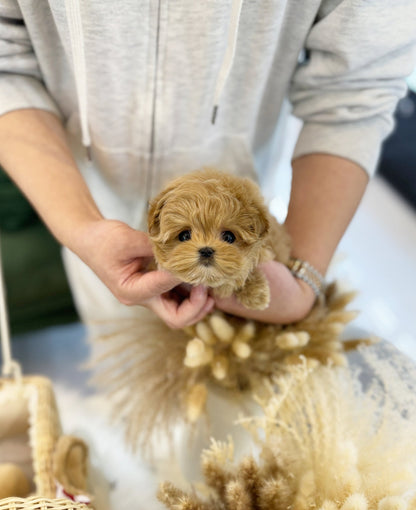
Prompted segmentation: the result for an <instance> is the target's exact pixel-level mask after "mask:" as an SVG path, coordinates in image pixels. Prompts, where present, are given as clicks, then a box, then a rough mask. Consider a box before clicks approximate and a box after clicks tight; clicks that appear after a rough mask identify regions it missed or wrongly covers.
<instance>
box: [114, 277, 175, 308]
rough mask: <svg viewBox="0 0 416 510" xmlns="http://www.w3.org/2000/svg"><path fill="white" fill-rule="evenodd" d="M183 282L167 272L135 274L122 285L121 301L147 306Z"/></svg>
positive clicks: (119, 297) (127, 303)
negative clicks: (147, 303)
mask: <svg viewBox="0 0 416 510" xmlns="http://www.w3.org/2000/svg"><path fill="white" fill-rule="evenodd" d="M180 283H181V281H180V280H179V279H178V278H176V277H175V276H173V275H172V274H171V273H168V272H167V271H150V272H148V273H138V272H136V273H133V274H132V275H130V276H129V277H128V279H127V280H125V282H123V284H122V292H121V294H122V295H121V296H117V298H118V299H119V301H121V302H122V303H123V304H125V305H142V304H143V305H146V302H147V301H149V300H151V299H153V298H155V297H157V296H160V295H161V294H164V293H165V292H168V291H170V290H171V289H173V288H174V287H176V286H177V285H179V284H180Z"/></svg>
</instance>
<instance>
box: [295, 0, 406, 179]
mask: <svg viewBox="0 0 416 510" xmlns="http://www.w3.org/2000/svg"><path fill="white" fill-rule="evenodd" d="M415 20H416V0H395V1H394V2H393V3H392V2H391V0H373V1H367V2H360V1H357V0H325V1H323V2H322V3H321V8H320V10H319V13H318V16H317V19H316V22H315V24H314V25H313V26H312V28H311V30H310V32H309V35H308V37H307V39H306V42H305V55H306V58H305V61H304V62H303V63H300V64H299V65H298V66H297V69H296V70H295V73H294V75H293V79H292V82H291V87H290V91H289V98H290V100H291V103H292V106H293V114H294V115H295V116H296V117H299V118H300V119H301V120H302V121H303V122H304V125H303V128H302V130H301V133H300V136H299V139H298V142H297V144H296V147H295V151H294V157H298V156H302V155H306V154H310V153H329V154H333V155H337V156H341V157H344V158H347V159H350V160H352V161H354V162H355V163H357V164H358V165H360V166H361V167H362V168H363V169H364V170H365V171H366V172H367V173H368V174H369V175H372V174H373V173H374V171H375V167H376V164H377V160H378V156H379V153H380V148H381V143H382V141H383V140H384V138H386V137H387V135H388V134H389V133H390V132H391V131H392V129H393V125H394V122H393V113H394V110H395V107H396V104H397V102H398V100H399V99H400V98H401V97H403V96H404V95H405V93H406V88H407V87H406V82H405V77H406V76H407V75H409V74H410V73H411V72H412V69H413V67H414V66H415V64H416V62H415V40H416V26H415Z"/></svg>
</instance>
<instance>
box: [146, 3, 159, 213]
mask: <svg viewBox="0 0 416 510" xmlns="http://www.w3.org/2000/svg"><path fill="white" fill-rule="evenodd" d="M161 4H162V0H158V2H157V19H156V22H157V24H156V36H155V52H154V69H153V79H152V81H153V93H152V99H151V101H152V108H151V116H150V137H149V164H148V165H147V175H146V202H145V203H146V206H148V204H149V202H150V199H151V196H152V192H153V185H154V177H155V172H156V160H155V159H156V158H155V153H156V120H157V108H156V104H157V83H158V71H159V50H160V48H159V46H160V22H161V8H162V5H161Z"/></svg>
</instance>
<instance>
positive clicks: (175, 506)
mask: <svg viewBox="0 0 416 510" xmlns="http://www.w3.org/2000/svg"><path fill="white" fill-rule="evenodd" d="M157 498H158V500H159V501H160V502H162V503H163V504H164V505H165V506H166V507H167V508H168V509H169V510H214V507H213V506H212V505H210V504H209V503H205V502H203V501H201V500H200V499H199V498H197V497H196V496H195V495H194V494H192V493H191V494H189V493H186V492H185V491H183V490H181V489H177V488H176V487H175V486H174V485H172V484H171V483H170V482H164V483H162V484H161V485H160V487H159V491H158V493H157Z"/></svg>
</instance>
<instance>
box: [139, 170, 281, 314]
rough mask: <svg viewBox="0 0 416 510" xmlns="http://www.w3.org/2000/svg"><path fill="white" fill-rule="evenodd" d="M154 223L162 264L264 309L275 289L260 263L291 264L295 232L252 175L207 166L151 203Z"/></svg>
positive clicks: (155, 246)
mask: <svg viewBox="0 0 416 510" xmlns="http://www.w3.org/2000/svg"><path fill="white" fill-rule="evenodd" d="M148 228H149V234H150V239H151V241H152V243H153V249H154V255H155V259H156V262H157V264H158V266H159V267H160V268H163V269H166V270H167V271H170V272H171V273H173V274H174V275H176V276H177V277H178V278H180V279H182V280H183V281H184V282H186V283H189V284H192V285H199V284H203V285H205V286H207V287H211V288H212V289H213V293H214V295H216V296H218V297H228V296H231V295H232V294H235V295H236V296H237V298H238V300H239V301H240V302H241V303H242V304H243V305H244V306H246V307H247V308H252V309H258V310H262V309H264V308H267V306H268V305H269V301H270V290H269V287H268V283H267V280H266V278H265V276H264V275H263V273H262V272H261V271H260V270H259V269H258V268H257V266H258V264H259V263H260V262H263V261H266V260H271V259H274V260H277V261H279V262H282V263H287V261H288V259H289V254H290V243H289V237H288V235H287V233H286V231H285V230H284V228H283V226H282V225H280V224H278V223H277V221H276V220H275V219H274V218H273V217H272V216H271V215H270V214H269V212H268V210H267V207H266V206H265V204H264V201H263V198H262V195H261V193H260V190H259V188H258V186H257V185H256V184H255V183H254V182H253V181H251V180H250V179H247V178H241V177H236V176H234V175H230V174H226V173H223V172H220V171H218V170H213V169H204V170H199V171H196V172H192V173H190V174H187V175H184V176H182V177H179V178H178V179H176V180H174V181H173V182H172V183H171V184H170V185H169V186H168V187H167V188H166V189H165V190H163V191H162V192H161V193H160V194H159V195H158V196H156V198H154V199H153V200H152V202H151V204H150V209H149V215H148Z"/></svg>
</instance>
